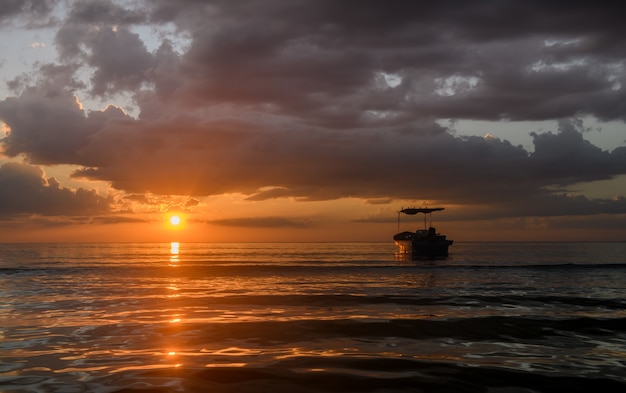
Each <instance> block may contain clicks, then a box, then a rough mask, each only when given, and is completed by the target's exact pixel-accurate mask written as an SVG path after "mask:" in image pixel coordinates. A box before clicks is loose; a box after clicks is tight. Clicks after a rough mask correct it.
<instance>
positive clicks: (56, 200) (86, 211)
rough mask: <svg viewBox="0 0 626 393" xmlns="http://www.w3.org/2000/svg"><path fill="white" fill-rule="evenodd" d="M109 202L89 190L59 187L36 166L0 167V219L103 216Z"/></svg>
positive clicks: (9, 165)
mask: <svg viewBox="0 0 626 393" xmlns="http://www.w3.org/2000/svg"><path fill="white" fill-rule="evenodd" d="M110 202H111V201H110V200H108V199H107V198H104V197H102V196H100V195H98V194H97V193H96V192H95V191H93V190H86V189H83V188H79V189H76V190H72V189H69V188H65V187H62V186H61V185H60V184H59V183H58V182H57V181H56V180H55V179H54V178H52V177H48V178H46V177H45V176H44V172H43V170H41V168H39V167H34V166H30V165H25V164H18V163H7V164H4V165H2V166H0V216H4V217H7V216H9V217H10V216H13V215H17V214H38V215H43V216H47V215H69V216H73V215H92V214H103V213H107V212H108V211H109V203H110Z"/></svg>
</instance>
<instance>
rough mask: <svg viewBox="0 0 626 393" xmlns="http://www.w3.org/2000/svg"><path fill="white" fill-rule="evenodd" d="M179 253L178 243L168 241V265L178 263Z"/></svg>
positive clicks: (176, 264)
mask: <svg viewBox="0 0 626 393" xmlns="http://www.w3.org/2000/svg"><path fill="white" fill-rule="evenodd" d="M179 253H180V243H179V242H171V243H170V266H178V263H179V262H180V259H179Z"/></svg>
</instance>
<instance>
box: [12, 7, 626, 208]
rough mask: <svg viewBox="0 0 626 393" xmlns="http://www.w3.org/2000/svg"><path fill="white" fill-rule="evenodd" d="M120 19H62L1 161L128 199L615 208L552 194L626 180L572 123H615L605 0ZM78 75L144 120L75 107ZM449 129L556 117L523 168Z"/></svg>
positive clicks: (623, 48)
mask: <svg viewBox="0 0 626 393" xmlns="http://www.w3.org/2000/svg"><path fill="white" fill-rule="evenodd" d="M123 4H124V5H125V6H123V5H122V3H114V2H112V1H89V2H76V3H72V6H73V7H72V8H71V10H70V12H69V15H68V17H67V19H66V20H65V21H64V23H63V25H62V26H61V27H60V29H59V31H58V33H57V36H56V43H57V47H58V50H59V54H60V59H61V61H62V63H63V65H58V66H53V65H45V66H42V67H41V68H40V75H42V76H43V77H42V78H40V79H39V80H38V81H36V82H34V83H32V84H30V85H29V86H28V87H26V88H25V89H24V90H23V91H22V92H21V93H20V94H18V95H16V96H15V97H10V98H6V99H4V100H3V101H0V119H2V120H3V121H4V122H5V123H6V124H7V125H8V126H9V127H10V129H11V132H10V133H9V135H8V136H7V137H6V138H5V139H4V140H3V147H4V150H5V153H6V154H8V155H9V156H17V155H20V154H22V155H24V156H26V157H27V158H28V159H30V160H31V162H33V163H41V164H58V163H67V164H76V165H80V166H82V167H83V168H82V169H80V170H79V171H77V172H76V176H82V177H86V178H90V179H99V180H106V181H110V182H111V183H112V185H113V186H114V187H116V188H118V189H121V190H126V191H128V192H131V193H144V192H152V193H155V194H179V195H196V196H200V195H216V194H222V193H228V192H241V193H244V194H247V195H248V199H249V200H256V201H260V200H265V199H271V198H280V197H295V198H298V199H300V200H328V199H335V198H342V197H357V198H363V199H367V200H370V201H372V202H370V203H382V202H384V201H391V200H393V199H415V198H420V199H423V200H429V199H430V200H438V201H442V202H445V203H459V204H461V203H468V204H474V205H481V204H492V205H493V206H494V210H493V211H496V212H498V214H499V215H501V216H510V215H512V214H514V213H513V212H522V211H523V212H528V213H524V214H531V215H543V214H553V215H559V214H572V212H576V211H581V210H577V209H583V210H582V211H586V212H596V213H598V212H600V213H601V212H607V213H608V212H615V213H620V212H625V211H626V210H625V207H624V206H623V203H622V202H620V201H619V200H615V201H595V200H587V199H585V200H580V199H577V198H576V197H572V196H568V195H565V194H563V188H566V187H568V186H572V185H574V184H576V183H579V182H584V181H593V180H601V179H607V178H612V177H614V176H617V175H621V174H626V148H624V147H619V148H616V149H613V150H612V151H607V150H602V149H600V148H598V147H597V146H594V145H593V144H591V143H590V142H588V141H586V140H585V139H584V138H583V134H582V132H583V130H582V129H581V128H580V125H579V124H578V123H577V120H576V119H578V118H579V117H582V116H587V115H591V116H595V117H597V118H599V119H601V120H624V119H626V104H625V103H626V93H625V91H626V90H625V87H626V70H625V68H624V67H625V64H626V34H625V33H626V28H625V27H624V26H625V25H624V23H623V22H622V18H621V16H620V15H619V13H617V12H615V9H614V8H613V7H611V6H610V5H609V3H605V2H594V3H590V2H577V1H574V2H565V3H564V2H560V1H541V2H538V1H525V2H518V1H495V0H494V1H479V2H467V1H442V2H427V3H424V2H413V1H387V2H382V1H367V0H359V1H323V0H315V1H313V0H310V1H309V0H299V1H295V0H294V1H292V0H273V1H263V2H259V1H245V0H242V1H192V0H186V1H177V2H171V1H148V2H125V3H123ZM139 11H141V12H139ZM148 23H152V24H156V25H157V27H158V26H164V25H166V24H171V25H172V26H175V28H176V32H177V33H178V34H180V35H181V36H184V37H186V38H189V46H188V47H185V46H180V45H179V46H176V45H175V44H176V43H175V42H172V41H167V40H164V41H163V42H160V43H157V44H158V45H156V46H154V45H152V46H151V47H153V48H154V47H156V48H158V49H156V50H153V51H150V50H149V49H148V46H147V45H146V43H145V42H143V41H142V38H141V36H140V35H138V33H137V32H136V31H135V30H133V28H134V27H136V26H137V25H143V24H148ZM175 48H176V49H175ZM181 48H182V49H181ZM178 50H180V51H181V52H180V53H179V52H178ZM81 62H84V63H85V64H86V65H88V66H89V67H90V68H89V70H90V74H89V76H88V78H89V86H88V87H87V90H89V92H90V93H91V94H92V95H94V96H95V97H113V96H115V95H116V94H118V93H119V94H122V95H127V96H128V95H131V96H132V97H133V98H134V100H135V104H136V105H137V106H138V108H139V110H140V112H141V113H140V115H139V116H138V118H137V119H135V118H132V117H130V116H128V115H126V114H125V113H124V112H123V111H122V110H121V109H119V108H117V107H109V108H107V109H106V110H103V111H87V112H86V111H84V110H83V109H82V108H81V107H80V105H79V103H78V101H77V97H75V96H74V94H75V91H76V90H78V89H80V88H81V86H80V83H79V82H77V81H76V80H75V78H76V76H75V75H78V74H79V72H78V71H76V70H77V67H78V66H79V65H80V64H82V63H81ZM46 67H47V68H46ZM63 67H64V68H63ZM53 71H54V72H53ZM62 71H65V73H64V72H62ZM72 73H73V74H72ZM85 82H86V81H85ZM446 118H451V119H487V120H502V119H514V120H536V119H564V120H561V123H560V126H559V129H558V130H551V132H548V133H544V134H533V143H534V151H532V152H529V151H526V150H525V149H524V148H522V147H521V146H514V145H512V144H511V143H509V142H508V141H505V140H499V139H495V138H487V139H485V138H478V137H458V136H455V135H453V134H452V133H450V132H448V130H447V129H446V128H445V127H442V126H441V125H440V124H439V123H437V122H436V120H437V119H446ZM530 131H531V130H528V132H529V133H530ZM555 187H556V189H557V192H555V191H554V190H555ZM558 187H561V189H560V191H558V190H559V188H558ZM559 192H560V193H559ZM529 201H530V202H532V203H533V204H537V205H538V206H539V205H541V206H545V209H543V208H537V209H533V208H529V205H528V204H529ZM544 212H550V213H544Z"/></svg>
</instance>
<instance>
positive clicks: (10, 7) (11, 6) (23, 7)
mask: <svg viewBox="0 0 626 393" xmlns="http://www.w3.org/2000/svg"><path fill="white" fill-rule="evenodd" d="M56 2H57V1H56V0H4V1H2V3H0V25H2V24H3V23H5V22H7V21H8V22H14V20H15V18H20V19H24V20H25V21H26V22H27V24H31V23H36V22H37V21H40V20H43V18H45V17H47V16H49V14H50V12H51V11H52V10H53V8H54V6H55V3H56Z"/></svg>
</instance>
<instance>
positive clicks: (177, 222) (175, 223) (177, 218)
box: [170, 216, 181, 226]
mask: <svg viewBox="0 0 626 393" xmlns="http://www.w3.org/2000/svg"><path fill="white" fill-rule="evenodd" d="M180 222H181V220H180V216H172V217H170V224H172V225H173V226H178V225H180Z"/></svg>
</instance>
